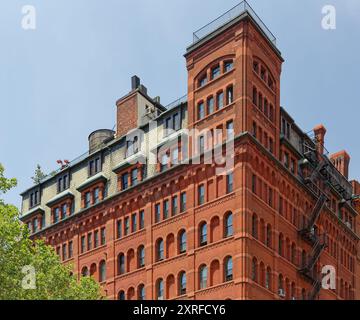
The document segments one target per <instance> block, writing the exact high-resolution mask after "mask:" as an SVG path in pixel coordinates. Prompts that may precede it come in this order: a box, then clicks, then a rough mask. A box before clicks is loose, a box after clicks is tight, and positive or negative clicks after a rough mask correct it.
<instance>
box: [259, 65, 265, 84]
mask: <svg viewBox="0 0 360 320" xmlns="http://www.w3.org/2000/svg"><path fill="white" fill-rule="evenodd" d="M260 77H261V79H263V80H264V81H265V80H266V70H265V68H264V67H261V69H260Z"/></svg>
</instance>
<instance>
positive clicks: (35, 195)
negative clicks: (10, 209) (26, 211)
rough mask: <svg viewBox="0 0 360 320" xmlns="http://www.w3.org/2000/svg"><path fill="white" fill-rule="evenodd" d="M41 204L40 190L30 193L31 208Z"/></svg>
mask: <svg viewBox="0 0 360 320" xmlns="http://www.w3.org/2000/svg"><path fill="white" fill-rule="evenodd" d="M39 204H40V196H39V191H38V190H36V191H34V192H32V193H30V208H33V207H36V206H37V205H39Z"/></svg>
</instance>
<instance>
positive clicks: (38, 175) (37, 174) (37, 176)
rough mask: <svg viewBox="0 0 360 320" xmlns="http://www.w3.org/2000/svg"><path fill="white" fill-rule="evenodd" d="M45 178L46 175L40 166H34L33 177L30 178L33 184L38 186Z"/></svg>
mask: <svg viewBox="0 0 360 320" xmlns="http://www.w3.org/2000/svg"><path fill="white" fill-rule="evenodd" d="M46 177H47V175H46V174H45V173H44V172H43V171H42V169H41V166H40V165H39V164H38V165H37V166H36V169H35V173H34V176H33V177H31V179H32V181H34V183H35V184H39V183H40V182H41V181H42V180H44V179H45V178H46Z"/></svg>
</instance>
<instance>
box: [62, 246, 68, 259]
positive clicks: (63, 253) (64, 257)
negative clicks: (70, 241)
mask: <svg viewBox="0 0 360 320" xmlns="http://www.w3.org/2000/svg"><path fill="white" fill-rule="evenodd" d="M62 256H63V260H67V245H66V243H64V244H63V245H62Z"/></svg>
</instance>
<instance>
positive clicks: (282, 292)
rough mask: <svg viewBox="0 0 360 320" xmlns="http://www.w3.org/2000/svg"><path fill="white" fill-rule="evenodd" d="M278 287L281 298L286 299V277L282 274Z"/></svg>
mask: <svg viewBox="0 0 360 320" xmlns="http://www.w3.org/2000/svg"><path fill="white" fill-rule="evenodd" d="M278 287H279V296H280V297H282V298H284V297H285V296H286V294H285V290H284V277H283V276H282V274H280V275H279V283H278Z"/></svg>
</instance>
